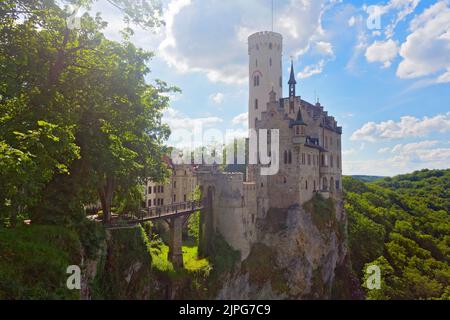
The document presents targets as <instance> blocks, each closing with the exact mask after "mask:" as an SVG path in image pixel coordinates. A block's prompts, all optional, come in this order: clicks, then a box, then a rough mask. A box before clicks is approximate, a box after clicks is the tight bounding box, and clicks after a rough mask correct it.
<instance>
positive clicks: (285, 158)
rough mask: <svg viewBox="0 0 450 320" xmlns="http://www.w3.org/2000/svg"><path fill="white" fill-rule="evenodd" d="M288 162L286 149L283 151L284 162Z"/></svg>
mask: <svg viewBox="0 0 450 320" xmlns="http://www.w3.org/2000/svg"><path fill="white" fill-rule="evenodd" d="M287 163H288V153H287V151H284V164H287Z"/></svg>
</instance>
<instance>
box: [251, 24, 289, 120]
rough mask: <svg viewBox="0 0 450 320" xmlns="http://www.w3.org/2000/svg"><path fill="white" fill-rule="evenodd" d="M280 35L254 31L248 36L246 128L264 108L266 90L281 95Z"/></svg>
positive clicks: (267, 97)
mask: <svg viewBox="0 0 450 320" xmlns="http://www.w3.org/2000/svg"><path fill="white" fill-rule="evenodd" d="M282 50H283V37H282V36H281V34H279V33H276V32H269V31H264V32H257V33H255V34H252V35H251V36H250V37H249V38H248V54H249V104H248V121H249V128H250V129H252V128H255V123H256V119H258V120H260V119H261V113H262V112H264V111H267V103H268V102H269V93H270V92H271V91H272V90H273V91H274V92H275V94H276V96H277V97H281V96H282V92H283V83H282V76H281V75H282Z"/></svg>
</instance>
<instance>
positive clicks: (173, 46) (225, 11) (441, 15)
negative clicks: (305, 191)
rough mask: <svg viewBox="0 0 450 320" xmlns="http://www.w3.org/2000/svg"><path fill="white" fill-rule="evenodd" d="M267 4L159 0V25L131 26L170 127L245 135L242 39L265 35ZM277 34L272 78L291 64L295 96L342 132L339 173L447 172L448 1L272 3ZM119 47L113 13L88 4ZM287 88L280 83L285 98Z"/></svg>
mask: <svg viewBox="0 0 450 320" xmlns="http://www.w3.org/2000/svg"><path fill="white" fill-rule="evenodd" d="M270 2H271V1H270V0H245V1H242V0H227V1H219V0H166V1H164V2H163V3H164V18H165V21H166V26H165V27H163V28H160V29H159V30H157V31H156V32H154V33H152V32H149V31H144V30H140V29H139V28H138V29H137V30H136V34H135V36H134V37H133V42H135V43H136V45H138V46H140V47H143V48H145V49H148V50H151V51H154V52H155V54H156V56H155V58H154V59H153V61H152V62H151V63H150V67H151V69H152V73H151V75H150V76H149V79H148V80H149V81H151V80H153V79H154V78H159V79H163V80H165V81H167V82H168V83H169V84H171V85H175V86H178V87H180V88H181V89H182V91H183V92H182V94H180V95H177V96H174V97H173V101H172V107H171V108H170V110H168V111H167V112H166V114H165V121H166V122H167V123H168V124H169V125H170V126H171V128H172V129H176V128H185V129H188V130H192V129H193V128H195V127H198V126H200V125H202V126H203V127H204V128H218V129H220V130H223V131H225V130H227V129H233V130H236V134H237V135H243V134H245V132H246V129H247V127H246V125H247V122H246V112H247V104H248V102H247V100H248V93H247V92H248V84H247V77H248V75H247V73H248V67H247V61H248V54H247V43H246V41H247V37H248V36H249V35H250V34H251V33H253V32H256V31H262V30H268V29H270V28H271V3H270ZM274 2H275V4H274V5H275V11H274V31H276V32H280V33H281V34H282V35H283V37H284V53H283V63H284V69H285V73H284V80H285V82H287V79H288V75H289V74H288V67H289V60H290V57H291V56H292V57H294V66H295V70H296V74H297V80H298V85H297V94H299V95H301V96H302V98H303V99H305V100H308V101H310V102H314V100H315V97H316V96H318V97H320V102H321V103H322V105H324V106H325V109H326V110H328V111H329V113H330V114H332V115H334V116H335V117H336V119H337V120H338V122H339V124H340V125H342V126H343V129H344V134H343V168H344V174H373V175H395V174H400V173H406V172H410V171H413V170H417V169H422V168H430V169H431V168H448V167H450V165H449V163H450V90H449V89H450V3H449V1H448V0H444V1H424V0H422V1H420V0H386V1H365V2H364V1H332V0H330V1H329V0H314V1H313V0H284V1H282V0H274ZM92 10H93V11H100V12H101V13H102V15H103V18H104V19H105V20H107V21H108V22H109V26H108V28H107V29H106V34H107V36H108V37H110V38H112V39H116V40H119V39H120V33H119V31H120V29H121V28H123V23H122V22H121V19H120V16H119V13H118V12H117V11H116V9H115V8H114V7H111V6H110V5H108V3H107V2H106V1H105V0H100V1H99V2H98V3H97V4H96V5H95V6H94V7H93V8H92ZM286 88H287V86H285V87H284V90H285V93H286Z"/></svg>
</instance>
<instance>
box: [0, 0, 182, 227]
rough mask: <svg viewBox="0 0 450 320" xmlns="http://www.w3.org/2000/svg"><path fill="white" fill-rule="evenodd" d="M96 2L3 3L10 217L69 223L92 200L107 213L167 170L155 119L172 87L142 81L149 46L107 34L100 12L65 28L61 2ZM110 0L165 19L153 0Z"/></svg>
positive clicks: (3, 146) (1, 112)
mask: <svg viewBox="0 0 450 320" xmlns="http://www.w3.org/2000/svg"><path fill="white" fill-rule="evenodd" d="M93 2H94V1H93V0H70V1H62V2H61V1H54V0H38V1H29V0H18V1H12V0H6V1H2V2H1V3H0V178H1V181H2V184H1V186H0V214H1V215H2V216H3V217H7V218H8V219H9V220H11V221H12V222H14V221H15V220H16V217H17V216H18V215H21V217H27V216H30V217H31V218H32V220H33V221H34V222H36V223H37V222H53V223H65V224H67V223H70V221H73V220H74V219H75V220H76V219H77V218H76V217H79V216H80V214H81V213H82V212H83V207H84V206H85V205H86V204H89V203H92V202H94V203H95V202H97V201H99V200H100V202H101V204H102V207H103V211H104V213H105V215H104V217H105V220H106V221H108V220H109V219H110V214H111V206H112V203H113V201H114V199H115V198H114V196H115V195H117V192H118V191H120V192H121V195H120V197H116V199H124V198H126V197H127V196H128V197H131V196H132V195H133V194H136V193H135V190H136V186H137V185H139V184H141V183H143V181H144V180H145V179H147V178H151V179H153V180H155V181H158V180H162V179H164V178H165V176H166V175H167V170H166V168H165V165H164V164H163V162H162V155H163V154H165V153H166V152H167V150H166V148H165V147H164V142H165V141H166V139H167V138H168V136H169V133H170V132H169V129H168V127H167V126H166V125H163V124H162V122H161V117H162V111H163V109H164V108H166V107H167V106H168V104H169V98H168V94H167V93H169V92H172V91H174V90H176V89H175V88H172V87H169V86H168V85H167V84H166V83H165V82H163V81H155V83H153V84H148V83H147V82H146V81H145V78H146V76H147V75H148V74H149V72H150V70H149V68H148V62H149V60H150V59H151V58H152V54H151V53H149V52H146V51H144V50H142V49H139V48H136V47H135V46H134V45H133V44H132V43H130V42H128V41H127V40H126V39H124V41H123V42H121V43H119V42H114V41H110V40H108V39H107V38H105V36H104V35H103V33H102V30H103V29H104V27H105V26H106V23H105V22H104V21H103V20H102V19H101V17H100V16H99V15H97V16H95V17H92V16H90V15H89V14H88V13H86V14H84V15H83V16H82V17H81V29H79V30H73V29H70V28H69V26H68V20H67V18H68V15H69V13H68V12H67V10H65V9H64V7H62V6H61V4H78V5H82V6H89V5H91V4H92V3H93ZM108 2H109V3H110V4H111V5H114V6H116V7H118V8H120V10H121V11H122V12H123V15H124V19H125V20H127V21H129V22H131V23H135V24H141V25H143V26H144V27H147V28H149V29H151V28H154V27H157V26H159V25H160V24H161V23H162V21H161V19H160V14H159V13H160V4H159V3H158V2H157V1H153V0H149V1H127V0H109V1H108ZM130 193H131V194H130ZM8 219H7V220H8Z"/></svg>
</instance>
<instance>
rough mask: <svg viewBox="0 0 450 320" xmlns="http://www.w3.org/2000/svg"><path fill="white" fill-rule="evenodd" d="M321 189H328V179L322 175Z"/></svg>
mask: <svg viewBox="0 0 450 320" xmlns="http://www.w3.org/2000/svg"><path fill="white" fill-rule="evenodd" d="M322 189H323V191H327V190H328V180H327V178H326V177H323V181H322Z"/></svg>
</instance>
